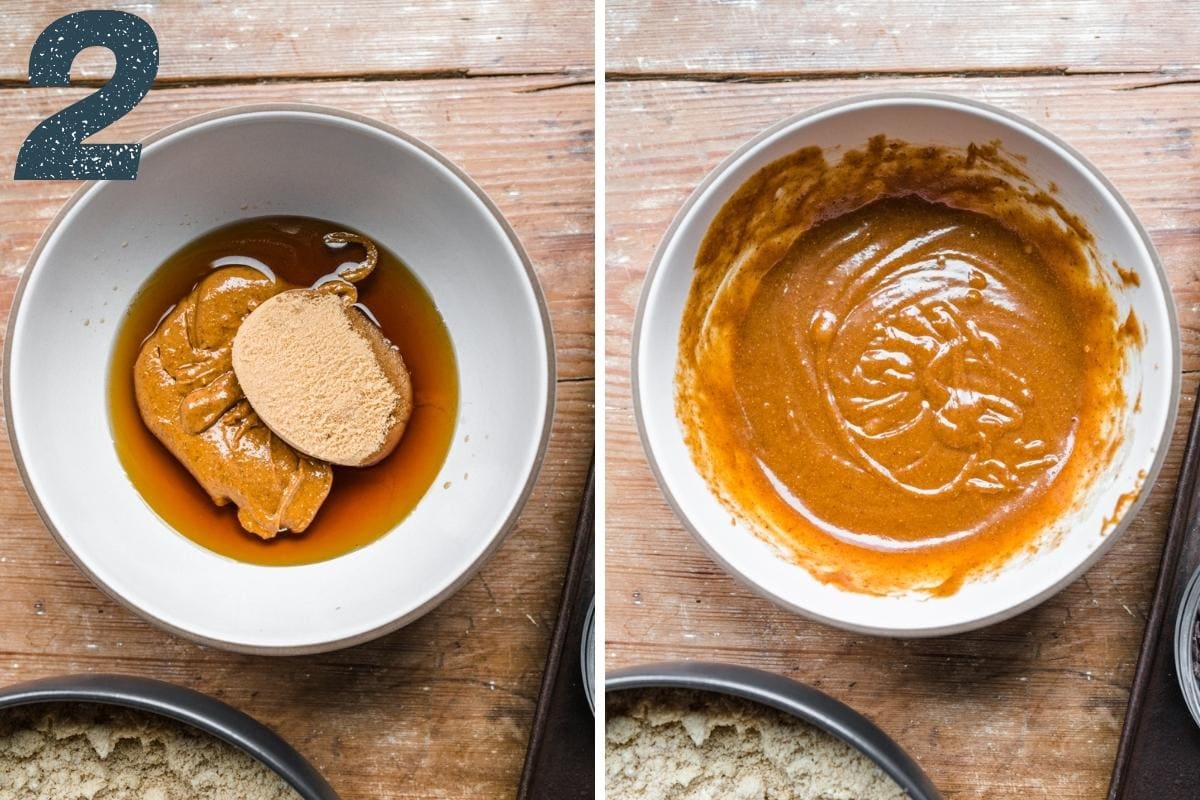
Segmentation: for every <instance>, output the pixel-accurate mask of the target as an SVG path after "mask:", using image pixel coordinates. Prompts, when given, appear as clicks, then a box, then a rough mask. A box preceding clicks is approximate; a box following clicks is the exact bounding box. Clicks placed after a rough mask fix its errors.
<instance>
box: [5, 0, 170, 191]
mask: <svg viewBox="0 0 1200 800" xmlns="http://www.w3.org/2000/svg"><path fill="white" fill-rule="evenodd" d="M88 47H104V48H107V49H108V50H111V51H112V53H113V55H115V56H116V57H117V66H116V68H115V69H114V70H113V76H112V78H110V79H109V81H108V82H107V83H106V84H104V85H103V86H101V87H100V88H99V89H97V90H96V91H95V92H93V93H92V94H90V95H88V96H87V97H85V98H83V99H82V100H80V101H78V102H76V103H73V104H72V105H70V106H67V107H66V108H64V109H63V110H62V111H59V112H58V113H57V114H54V115H52V116H50V117H47V118H46V119H45V120H43V121H42V122H40V123H39V124H38V126H37V127H36V128H34V129H33V131H32V132H31V133H30V134H29V136H28V137H27V138H26V139H25V143H24V144H22V145H21V150H20V152H19V153H18V154H17V167H16V171H15V173H14V175H13V177H14V178H16V179H17V180H19V181H22V180H92V179H97V178H98V179H108V180H133V179H134V178H136V177H137V172H138V161H139V159H140V158H141V154H142V146H141V145H140V144H84V143H83V140H84V139H86V138H87V137H89V136H91V135H92V134H94V133H96V132H97V131H100V130H103V129H104V128H106V127H108V126H109V125H111V124H112V123H114V122H116V121H117V120H119V119H120V118H121V117H123V116H125V115H126V114H128V113H129V112H130V111H131V110H132V109H133V107H134V106H136V105H137V104H138V102H139V101H140V100H141V99H142V98H143V97H145V96H146V92H148V91H149V90H150V85H151V84H152V83H154V77H155V76H156V75H157V74H158V38H157V37H156V36H155V35H154V31H153V30H152V29H151V28H150V25H149V24H148V23H147V22H146V21H145V20H143V19H142V18H141V17H137V16H134V15H133V14H127V13H125V12H124V11H79V12H76V13H74V14H67V15H66V16H65V17H60V18H59V19H57V20H55V21H54V22H52V23H51V24H50V26H49V27H48V28H46V29H45V30H44V31H42V33H41V35H40V36H38V38H37V41H36V42H34V45H33V51H32V52H31V53H30V54H29V85H30V86H70V85H71V63H72V62H73V61H74V60H75V56H77V55H79V53H80V51H82V50H84V49H86V48H88Z"/></svg>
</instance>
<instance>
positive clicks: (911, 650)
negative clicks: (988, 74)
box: [605, 76, 1200, 800]
mask: <svg viewBox="0 0 1200 800" xmlns="http://www.w3.org/2000/svg"><path fill="white" fill-rule="evenodd" d="M1129 84H1130V81H1129V79H1128V78H1127V77H1126V76H1069V77H1068V76H1046V77H1016V76H1014V77H1002V78H998V77H992V78H967V77H939V78H933V77H909V78H863V79H845V80H816V81H805V80H801V81H794V82H778V83H749V84H741V83H716V84H714V83H711V82H688V81H682V80H673V81H637V82H624V83H616V84H610V85H609V86H608V88H607V93H608V94H607V97H608V100H607V102H608V122H607V126H608V127H607V130H608V152H607V165H608V166H607V192H606V194H607V198H606V202H607V214H608V219H607V229H608V233H607V241H608V253H607V265H606V267H607V268H606V276H607V283H606V312H607V313H606V318H607V328H606V332H605V335H606V339H605V362H606V396H605V415H606V425H607V465H608V466H607V495H606V503H607V545H606V548H607V549H606V555H607V570H606V575H607V587H606V592H607V594H606V608H607V617H606V625H607V628H606V637H607V640H608V641H607V651H606V664H607V667H608V668H616V667H620V666H625V665H630V664H636V663H645V662H650V661H655V660H671V659H696V660H718V661H730V662H735V663H741V664H746V665H750V666H757V667H761V668H764V669H768V670H772V671H775V672H780V673H783V674H786V675H790V676H793V677H795V678H797V679H799V680H802V681H805V682H807V683H810V684H812V685H815V686H818V687H820V688H822V689H824V690H825V691H827V692H829V693H831V694H833V695H834V696H835V697H838V698H840V699H842V700H844V701H845V702H847V703H849V704H851V705H853V706H854V707H856V708H858V709H860V710H862V711H864V712H865V713H867V714H868V715H869V716H871V717H872V718H874V719H875V720H876V721H877V722H878V723H879V724H880V725H881V726H882V727H883V728H884V730H886V731H887V732H889V733H890V734H892V735H893V736H894V737H896V738H897V739H898V740H899V741H900V742H901V743H902V744H903V745H904V746H905V747H906V748H907V749H908V750H909V751H910V752H911V753H912V754H913V755H914V756H915V757H916V758H917V760H918V761H920V762H921V764H922V765H923V766H924V767H925V768H926V770H927V771H928V772H929V774H930V776H931V777H932V779H933V780H934V782H935V783H936V784H937V785H938V786H939V787H940V788H942V790H943V791H944V792H945V793H946V796H947V797H948V798H950V799H951V800H962V799H963V798H997V799H999V798H1012V797H1021V798H1040V797H1046V798H1054V799H1055V800H1075V799H1078V800H1084V798H1089V799H1090V798H1096V797H1101V796H1103V792H1104V789H1105V787H1106V786H1107V784H1108V779H1109V775H1110V772H1111V769H1112V760H1113V756H1114V754H1115V749H1116V744H1117V738H1118V735H1119V732H1120V727H1121V723H1122V718H1123V715H1124V709H1125V703H1126V699H1127V694H1128V688H1129V685H1130V682H1131V680H1132V676H1133V669H1134V665H1135V659H1136V655H1137V648H1138V646H1139V644H1140V642H1141V638H1142V633H1143V626H1144V623H1145V616H1146V613H1147V610H1148V603H1149V600H1150V596H1151V590H1152V587H1153V584H1154V580H1155V574H1156V570H1157V566H1158V558H1159V554H1160V551H1161V544H1162V537H1163V535H1164V531H1165V526H1166V518H1167V515H1168V513H1169V509H1170V504H1171V500H1172V492H1173V489H1174V485H1175V480H1176V477H1177V475H1178V469H1179V457H1180V452H1181V447H1182V437H1183V434H1184V432H1185V431H1186V427H1187V419H1186V416H1187V415H1186V409H1190V408H1191V407H1192V403H1193V398H1194V393H1195V391H1196V384H1197V381H1196V375H1197V373H1198V372H1200V269H1198V267H1197V264H1198V263H1200V150H1198V149H1197V143H1196V141H1195V136H1196V132H1197V131H1200V86H1197V85H1189V84H1181V85H1171V86H1164V87H1159V88H1152V89H1137V90H1130V89H1129ZM906 89H907V90H912V89H921V90H927V91H942V92H952V93H956V94H960V95H964V96H967V97H973V98H976V99H979V100H985V101H988V102H991V103H995V104H997V105H999V106H1001V107H1003V108H1006V109H1009V110H1011V111H1015V112H1017V113H1020V114H1023V115H1025V116H1027V117H1028V118H1030V119H1032V120H1034V121H1035V122H1039V123H1041V124H1044V125H1046V126H1047V127H1048V128H1050V129H1051V130H1052V131H1054V132H1056V133H1058V134H1059V135H1061V136H1063V137H1064V138H1065V139H1067V140H1068V141H1070V142H1071V143H1072V144H1073V145H1075V146H1076V147H1078V148H1079V149H1080V150H1081V151H1082V152H1083V153H1084V154H1085V155H1086V156H1088V157H1089V158H1090V159H1092V160H1093V161H1094V162H1095V163H1096V164H1097V165H1098V166H1099V167H1100V168H1101V169H1102V170H1103V171H1104V172H1105V174H1106V175H1107V176H1108V177H1109V178H1110V179H1112V181H1113V182H1114V183H1115V184H1116V185H1117V187H1118V189H1119V190H1120V191H1121V192H1122V193H1123V194H1124V196H1125V197H1126V199H1127V200H1129V202H1130V203H1131V204H1132V206H1133V208H1134V210H1135V211H1136V213H1137V214H1138V215H1139V217H1140V219H1141V220H1142V222H1143V223H1144V224H1145V225H1146V227H1147V228H1148V229H1149V230H1150V232H1151V235H1152V237H1153V239H1154V242H1155V244H1156V246H1157V248H1158V250H1159V253H1160V255H1161V256H1162V258H1163V261H1164V262H1165V264H1166V267H1167V270H1168V272H1169V275H1170V280H1171V285H1172V288H1173V292H1174V296H1175V302H1176V305H1177V308H1178V310H1179V315H1180V324H1181V326H1182V333H1183V349H1184V363H1183V371H1184V398H1183V400H1182V404H1181V408H1183V409H1185V413H1184V418H1181V419H1180V420H1179V424H1178V427H1177V431H1176V437H1175V441H1174V445H1173V446H1172V448H1171V450H1170V453H1169V455H1168V458H1167V462H1166V466H1165V467H1164V470H1163V472H1162V474H1161V477H1160V478H1159V480H1158V482H1157V484H1156V485H1155V486H1154V488H1153V489H1152V491H1151V494H1150V497H1149V501H1148V502H1147V504H1146V506H1145V507H1144V509H1143V510H1142V512H1141V513H1140V515H1139V516H1138V518H1137V519H1136V520H1135V521H1134V523H1133V525H1132V526H1131V527H1130V529H1129V530H1128V531H1127V532H1126V534H1125V535H1124V537H1123V538H1122V539H1121V540H1120V541H1118V542H1117V543H1116V545H1115V546H1114V547H1113V549H1112V550H1111V551H1110V552H1109V554H1108V555H1106V556H1105V557H1104V559H1103V560H1102V561H1101V562H1100V563H1099V564H1098V565H1097V566H1096V567H1095V568H1093V569H1092V570H1091V571H1090V572H1089V573H1088V574H1087V575H1086V576H1084V577H1083V578H1082V579H1080V580H1079V581H1077V582H1076V583H1074V584H1073V585H1071V586H1070V587H1068V588H1067V589H1066V590H1064V591H1063V592H1062V593H1061V594H1059V595H1058V596H1057V597H1055V598H1053V599H1052V600H1050V601H1048V602H1046V603H1044V604H1043V605H1041V606H1040V607H1038V608H1036V609H1034V610H1033V611H1030V612H1028V613H1026V614H1023V615H1021V616H1019V617H1017V618H1016V619H1013V620H1010V621H1008V622H1005V623H1002V624H999V625H996V626H993V627H991V628H987V629H985V630H982V631H978V632H975V633H971V634H965V635H961V636H954V637H948V638H942V639H934V640H913V641H893V640H886V639H876V638H871V637H864V636H858V635H853V634H848V633H844V632H841V631H837V630H834V629H832V628H828V627H824V626H821V625H818V624H815V623H811V622H807V621H805V620H804V619H801V618H800V617H798V616H796V615H793V614H790V613H786V612H784V611H781V610H779V609H777V608H776V607H775V606H773V605H772V604H770V603H769V602H767V601H765V600H763V599H760V598H759V597H757V596H756V595H754V594H753V593H752V592H750V591H749V590H747V589H745V588H743V587H742V586H741V585H739V584H737V583H736V582H735V581H734V580H733V579H731V578H730V577H728V576H727V575H726V574H725V573H724V572H723V571H722V570H721V569H720V568H719V567H717V566H716V565H715V564H714V563H713V562H712V561H711V560H710V559H709V558H708V557H707V556H706V555H705V554H704V552H703V551H702V550H701V549H700V547H699V546H698V545H696V544H695V543H694V542H693V541H692V539H691V537H690V536H689V535H688V534H687V533H686V532H685V531H684V530H683V528H682V526H681V525H680V523H679V522H678V520H677V519H676V518H675V516H674V514H673V513H672V512H671V510H670V509H669V508H668V506H667V504H666V502H665V501H664V499H663V497H662V495H661V493H660V492H659V490H658V488H657V486H656V485H655V482H654V479H653V477H652V475H651V473H650V470H649V468H648V466H647V463H646V460H645V456H644V454H643V452H642V448H641V445H640V443H639V441H638V437H637V433H636V429H635V425H634V420H633V412H632V406H631V397H630V387H629V352H630V346H631V342H630V335H631V328H632V319H633V315H634V311H635V308H636V305H637V301H638V296H639V292H640V291H641V286H642V279H643V277H644V274H645V270H646V268H647V266H648V264H649V262H650V260H651V258H652V255H653V251H654V247H655V245H656V244H657V242H658V240H659V238H660V237H661V235H662V234H663V232H664V231H665V229H666V227H667V225H668V224H669V222H670V219H671V217H672V216H673V215H674V213H675V212H676V210H677V209H678V208H679V206H680V205H681V204H682V203H683V201H684V200H685V199H686V197H687V195H688V194H689V193H690V192H691V190H692V189H693V188H694V187H695V186H696V184H697V183H699V181H700V180H701V179H702V178H703V177H704V175H705V174H706V173H707V172H708V171H709V170H710V169H712V168H713V167H714V166H716V165H717V164H718V163H719V162H720V161H721V159H723V158H724V157H725V156H727V155H728V154H729V153H730V152H731V151H732V150H734V149H735V148H736V147H737V146H739V145H740V144H741V143H742V142H744V141H745V140H746V139H748V138H750V137H751V136H753V135H754V134H755V133H757V132H758V131H759V130H761V129H763V128H765V127H767V126H768V125H770V124H772V123H774V122H777V121H778V120H780V119H781V118H783V117H785V116H788V115H790V114H792V113H795V112H798V111H801V110H803V109H805V108H807V107H810V106H812V105H815V104H818V103H822V102H826V101H829V100H832V99H835V98H841V97H846V96H849V95H853V94H857V93H861V92H870V91H889V90H906Z"/></svg>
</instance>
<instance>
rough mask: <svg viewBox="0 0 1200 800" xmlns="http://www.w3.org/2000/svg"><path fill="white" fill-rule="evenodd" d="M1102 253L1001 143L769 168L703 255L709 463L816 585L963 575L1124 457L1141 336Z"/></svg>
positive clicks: (692, 421)
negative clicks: (1120, 321) (1104, 278)
mask: <svg viewBox="0 0 1200 800" xmlns="http://www.w3.org/2000/svg"><path fill="white" fill-rule="evenodd" d="M1014 186H1016V187H1017V188H1014ZM1090 248H1091V239H1090V234H1088V233H1087V232H1086V230H1084V229H1083V228H1082V227H1081V226H1080V225H1079V224H1078V222H1077V221H1076V220H1075V219H1074V218H1073V217H1071V216H1070V215H1069V214H1067V212H1066V211H1065V210H1063V209H1062V208H1061V207H1060V206H1058V204H1057V202H1056V201H1054V200H1053V198H1050V197H1049V196H1045V195H1035V194H1033V193H1031V192H1030V191H1028V189H1027V188H1024V189H1022V188H1020V181H1019V170H1017V168H1016V167H1014V166H1013V165H1011V164H1010V163H1009V162H1007V161H1004V160H1002V159H1001V157H1000V156H999V154H998V152H996V151H995V150H994V149H993V150H987V151H971V152H963V153H954V152H951V151H933V150H931V149H929V148H911V147H909V146H906V145H903V144H900V143H895V142H892V143H887V142H884V141H883V140H876V141H874V142H873V149H872V150H870V151H868V152H867V153H858V154H851V155H848V156H847V157H846V159H845V160H843V162H841V163H839V164H838V165H835V166H834V167H827V166H825V164H824V160H823V158H821V157H820V156H819V155H816V154H813V153H800V154H796V155H795V156H793V157H789V158H788V159H784V160H783V161H781V162H777V164H775V165H771V166H769V167H767V168H766V169H765V170H763V172H762V173H760V174H759V175H757V176H755V178H754V179H752V180H751V181H750V182H749V183H748V184H747V186H746V187H743V189H742V190H741V191H739V193H738V194H737V195H735V197H734V198H733V199H732V200H731V201H730V202H729V204H727V206H726V207H725V208H724V209H723V210H722V211H721V213H720V215H718V218H717V220H716V221H714V223H713V226H712V228H711V229H710V232H709V236H708V238H707V239H706V241H705V244H704V246H703V248H702V250H701V253H700V257H699V258H698V261H697V277H696V282H695V285H694V286H693V290H692V296H691V297H690V299H689V304H688V309H687V311H686V312H685V319H684V327H683V332H682V338H681V345H682V347H681V361H680V374H679V381H678V383H679V403H678V406H679V412H680V418H681V420H682V422H683V423H684V427H685V430H686V431H687V433H688V441H689V445H690V446H691V448H692V451H693V457H694V458H695V459H696V461H697V463H698V464H699V465H700V466H701V468H702V471H704V472H705V474H706V476H707V477H708V479H709V481H710V483H712V484H713V485H714V487H715V488H716V489H717V490H718V494H719V495H720V496H721V497H722V498H723V500H724V501H725V502H726V503H727V504H728V505H730V506H731V508H733V509H734V510H735V511H736V512H737V513H738V515H739V516H741V517H744V518H749V521H750V522H751V523H752V524H753V525H754V526H755V528H756V529H759V530H762V531H765V532H766V533H768V534H769V535H770V536H771V538H772V540H774V541H776V542H777V543H780V544H782V545H783V546H784V547H785V548H786V549H787V550H788V551H789V552H790V553H791V554H792V555H793V556H795V557H797V558H798V560H800V561H801V563H803V564H804V565H805V566H807V567H809V569H810V570H811V571H813V572H814V574H817V575H818V576H819V577H821V578H823V579H825V580H829V581H833V582H836V583H839V584H841V585H844V586H846V587H847V588H851V589H855V590H859V591H867V592H891V591H897V590H906V589H923V590H926V591H930V592H938V593H947V592H951V591H954V590H955V589H956V588H957V587H958V586H959V585H960V584H961V582H962V580H963V579H964V578H965V577H966V576H968V575H970V574H972V573H973V572H977V571H978V570H980V569H982V568H984V567H987V566H992V565H996V564H998V563H1002V562H1003V561H1004V560H1006V559H1007V558H1009V557H1011V556H1012V555H1013V554H1014V553H1015V552H1017V551H1019V550H1021V549H1022V548H1025V547H1028V546H1030V545H1031V544H1032V543H1033V542H1034V540H1035V539H1036V537H1037V534H1038V533H1039V532H1042V531H1044V530H1045V529H1046V528H1047V527H1048V526H1049V525H1050V523H1051V522H1052V521H1053V520H1054V519H1055V518H1057V516H1059V515H1061V514H1062V513H1063V511H1064V510H1065V509H1066V508H1067V507H1068V506H1069V505H1070V503H1071V502H1072V501H1073V500H1074V499H1075V498H1076V497H1077V496H1078V495H1079V493H1080V490H1081V489H1082V488H1083V487H1084V486H1085V485H1086V483H1087V480H1088V478H1089V476H1090V475H1093V474H1094V473H1095V471H1096V468H1097V466H1099V465H1100V464H1101V463H1102V462H1103V461H1104V460H1105V459H1106V458H1107V457H1110V456H1111V451H1112V445H1113V441H1114V438H1115V429H1116V426H1115V423H1114V420H1115V418H1116V414H1115V412H1116V409H1117V408H1118V407H1119V404H1120V401H1121V398H1122V396H1121V391H1120V386H1119V384H1120V381H1119V378H1120V375H1121V372H1122V370H1123V350H1122V349H1121V347H1120V346H1119V344H1118V343H1117V341H1116V339H1117V337H1116V336H1114V332H1115V330H1116V328H1117V325H1116V318H1115V317H1116V312H1115V307H1114V304H1113V302H1112V300H1111V297H1110V295H1109V293H1108V291H1107V290H1106V289H1105V288H1104V286H1103V285H1102V283H1101V282H1100V281H1099V280H1097V276H1096V273H1095V271H1094V270H1093V269H1091V267H1090V253H1091V250H1090Z"/></svg>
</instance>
